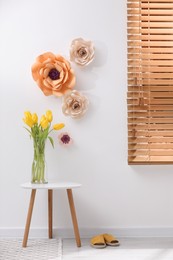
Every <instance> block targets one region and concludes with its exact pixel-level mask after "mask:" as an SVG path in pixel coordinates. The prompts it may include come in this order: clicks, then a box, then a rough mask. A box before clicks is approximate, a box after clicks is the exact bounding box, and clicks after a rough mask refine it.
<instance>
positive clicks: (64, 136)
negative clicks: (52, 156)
mask: <svg viewBox="0 0 173 260" xmlns="http://www.w3.org/2000/svg"><path fill="white" fill-rule="evenodd" d="M58 139H59V143H60V144H61V145H64V146H69V145H71V144H72V143H73V140H72V138H71V136H70V135H69V133H67V132H64V133H61V134H60V135H59V136H58Z"/></svg>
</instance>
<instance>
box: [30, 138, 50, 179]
mask: <svg viewBox="0 0 173 260" xmlns="http://www.w3.org/2000/svg"><path fill="white" fill-rule="evenodd" d="M31 182H32V183H35V184H42V183H48V181H47V171H46V162H45V142H44V141H43V142H36V141H34V159H33V163H32V175H31Z"/></svg>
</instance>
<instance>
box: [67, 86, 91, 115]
mask: <svg viewBox="0 0 173 260" xmlns="http://www.w3.org/2000/svg"><path fill="white" fill-rule="evenodd" d="M88 104H89V102H88V99H87V98H86V97H85V96H83V95H81V94H80V93H79V92H78V91H76V90H73V91H70V92H68V93H67V94H66V95H64V100H63V105H62V112H63V113H64V115H66V116H71V117H72V118H81V117H82V116H83V115H84V114H85V113H86V111H87V109H88Z"/></svg>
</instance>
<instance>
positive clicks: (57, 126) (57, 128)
mask: <svg viewBox="0 0 173 260" xmlns="http://www.w3.org/2000/svg"><path fill="white" fill-rule="evenodd" d="M64 126H65V124H63V123H60V124H56V125H54V126H53V129H54V130H60V129H62V128H63V127H64Z"/></svg>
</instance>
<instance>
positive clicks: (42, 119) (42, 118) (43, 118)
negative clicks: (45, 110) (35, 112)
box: [40, 115, 47, 125]
mask: <svg viewBox="0 0 173 260" xmlns="http://www.w3.org/2000/svg"><path fill="white" fill-rule="evenodd" d="M44 120H47V118H46V117H45V115H43V116H42V117H41V119H40V125H41V122H42V121H44Z"/></svg>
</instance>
